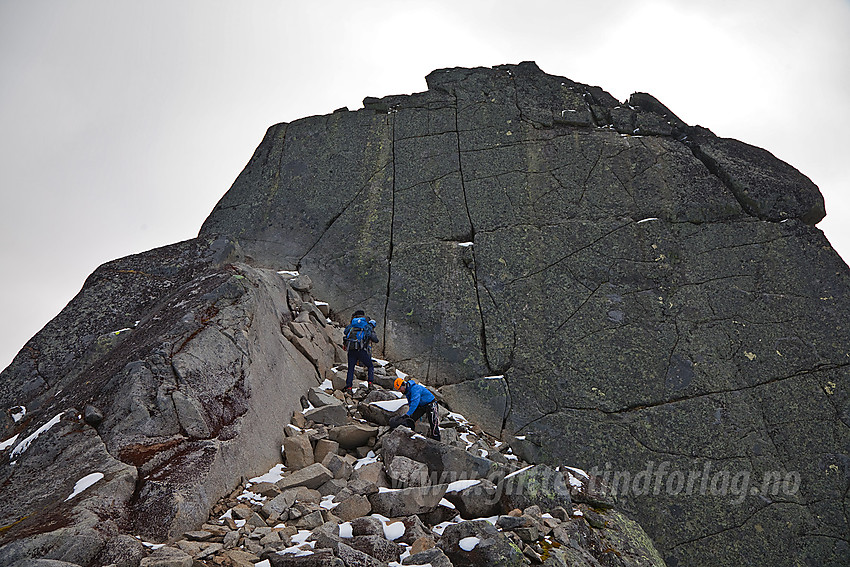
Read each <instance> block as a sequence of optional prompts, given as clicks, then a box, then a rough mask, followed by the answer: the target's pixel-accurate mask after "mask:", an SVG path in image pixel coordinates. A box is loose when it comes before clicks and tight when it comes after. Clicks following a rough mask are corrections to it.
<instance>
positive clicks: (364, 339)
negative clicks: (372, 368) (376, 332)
mask: <svg viewBox="0 0 850 567" xmlns="http://www.w3.org/2000/svg"><path fill="white" fill-rule="evenodd" d="M371 337H372V329H371V326H370V325H369V320H368V319H367V318H366V317H355V318H354V319H352V320H351V323H350V324H349V325H348V332H347V333H346V335H345V347H346V348H347V349H348V350H362V349H364V348H366V347H368V346H369V339H370V338H371Z"/></svg>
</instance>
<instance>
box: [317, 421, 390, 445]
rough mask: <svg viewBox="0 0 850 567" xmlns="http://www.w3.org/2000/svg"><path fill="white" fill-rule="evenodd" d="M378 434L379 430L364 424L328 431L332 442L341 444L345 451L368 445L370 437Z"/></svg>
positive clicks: (334, 428) (344, 426) (354, 424)
mask: <svg viewBox="0 0 850 567" xmlns="http://www.w3.org/2000/svg"><path fill="white" fill-rule="evenodd" d="M377 434H378V428H377V427H374V426H372V425H366V424H363V423H352V424H349V425H342V426H339V427H333V428H331V429H330V431H328V435H329V436H330V438H331V440H333V441H336V442H337V443H339V446H340V447H342V448H343V449H355V448H357V447H362V446H364V445H366V443H367V442H368V441H369V438H370V437H374V436H375V435H377Z"/></svg>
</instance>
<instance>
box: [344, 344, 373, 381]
mask: <svg viewBox="0 0 850 567" xmlns="http://www.w3.org/2000/svg"><path fill="white" fill-rule="evenodd" d="M358 362H359V363H360V364H362V365H363V366H365V367H366V370H367V372H368V375H369V383H370V384H371V383H372V380H373V379H374V378H375V366H374V365H373V364H372V351H371V350H370V349H368V348H361V349H348V374H347V375H346V376H345V387H346V388H351V386H352V385H354V367H355V366H357V363H358Z"/></svg>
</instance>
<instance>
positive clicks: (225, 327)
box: [0, 240, 339, 566]
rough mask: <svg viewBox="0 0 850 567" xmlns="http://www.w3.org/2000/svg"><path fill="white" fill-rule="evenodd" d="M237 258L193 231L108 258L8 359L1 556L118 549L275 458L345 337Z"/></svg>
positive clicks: (195, 515) (190, 524) (299, 294)
mask: <svg viewBox="0 0 850 567" xmlns="http://www.w3.org/2000/svg"><path fill="white" fill-rule="evenodd" d="M238 259H239V255H238V250H237V249H236V247H235V246H234V245H233V244H232V243H229V242H227V241H224V240H213V241H205V240H193V241H188V242H184V243H180V244H177V245H174V246H170V247H166V248H163V249H158V250H154V251H151V252H148V253H145V254H140V255H137V256H131V257H128V258H124V259H121V260H116V261H115V262H111V263H109V264H106V265H104V266H102V267H100V268H99V269H98V270H97V271H96V272H95V273H94V274H92V276H91V277H90V278H89V279H88V281H87V282H86V284H85V286H84V287H83V289H82V291H81V292H80V293H79V294H78V295H77V297H75V298H74V299H73V300H72V301H71V303H70V304H69V305H68V306H67V307H66V308H65V310H63V312H62V313H61V314H60V315H59V316H58V317H57V318H56V319H54V320H53V321H52V322H51V323H49V324H48V326H47V327H46V328H45V329H44V330H42V331H41V332H40V333H39V334H38V335H36V336H35V337H33V339H31V340H30V341H29V343H28V344H27V345H26V347H25V348H24V350H22V351H21V353H20V354H19V355H18V356H17V357H16V359H15V360H14V362H13V363H12V365H11V366H9V368H7V369H6V370H5V371H4V372H3V374H2V379H0V388H2V395H3V400H4V404H5V407H12V408H18V409H16V410H14V411H7V412H4V413H3V414H2V418H0V419H2V435H0V439H3V440H4V441H3V446H2V451H3V453H2V457H3V458H2V461H0V479H2V488H0V499H1V500H2V502H3V506H2V510H0V527H2V530H1V531H0V563H2V564H4V565H10V564H13V563H15V561H18V560H23V559H26V558H28V557H37V558H43V559H55V560H62V561H66V562H68V563H73V564H79V565H83V566H88V565H98V564H108V563H109V561H106V562H105V563H104V562H103V561H105V560H103V561H101V560H102V559H103V558H109V557H112V556H113V555H114V554H115V553H116V550H120V549H126V544H124V543H122V542H123V541H124V540H123V538H125V537H126V534H132V535H134V536H140V537H144V538H148V539H149V540H151V541H164V540H169V539H173V538H175V537H176V536H179V535H182V534H183V533H184V532H185V531H187V530H190V529H193V528H195V527H197V526H198V525H199V524H200V523H201V522H203V521H204V520H205V519H206V518H207V516H208V514H209V509H210V507H211V506H212V505H213V504H214V503H215V502H216V501H217V500H218V499H219V498H221V497H222V496H223V495H226V494H228V493H229V492H230V491H231V490H232V487H233V486H234V484H236V483H237V482H238V481H239V479H240V478H241V477H242V476H243V475H246V474H249V475H250V474H254V473H258V472H262V471H264V470H268V468H269V467H270V466H271V465H272V464H274V463H275V462H277V461H278V460H279V458H280V448H281V442H282V441H283V439H284V427H285V426H286V424H287V423H288V422H289V420H290V416H292V414H293V413H294V412H296V411H298V412H300V410H301V406H300V403H299V397H300V393H303V392H306V391H307V389H308V388H309V387H312V386H317V385H318V384H319V383H321V382H322V380H323V379H324V376H322V374H321V372H322V371H323V369H325V368H327V369H329V368H330V367H331V366H332V365H333V364H334V359H335V357H336V356H337V352H336V351H337V349H338V347H337V346H336V344H335V343H336V342H338V338H339V337H337V336H335V335H332V334H331V327H330V326H328V325H327V322H326V319H325V318H324V317H322V318H321V319H319V318H318V317H317V316H316V315H315V312H314V311H312V310H309V309H305V307H304V303H312V301H313V298H312V296H311V294H310V292H309V289H308V290H306V291H296V290H295V289H294V288H293V287H292V286H291V285H289V284H288V282H287V280H288V279H291V276H288V275H286V274H278V273H276V272H275V271H270V270H264V269H257V268H252V267H249V266H247V265H245V264H240V263H238ZM333 332H334V333H337V334H338V332H339V331H338V329H334V331H333ZM293 392H299V395H295V396H293V394H292V393H293ZM23 408H25V409H23ZM318 466H321V465H318Z"/></svg>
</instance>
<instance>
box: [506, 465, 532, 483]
mask: <svg viewBox="0 0 850 567" xmlns="http://www.w3.org/2000/svg"><path fill="white" fill-rule="evenodd" d="M533 466H534V465H528V466H527V467H525V468H523V469H519V470H518V471H514V472H512V473H511V474H509V475H508V476H506V477H505V480H508V479H509V478H511V477H512V476H516V475H518V474H519V473H522V472H525V471H527V470H528V469H530V468H532V467H533Z"/></svg>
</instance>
